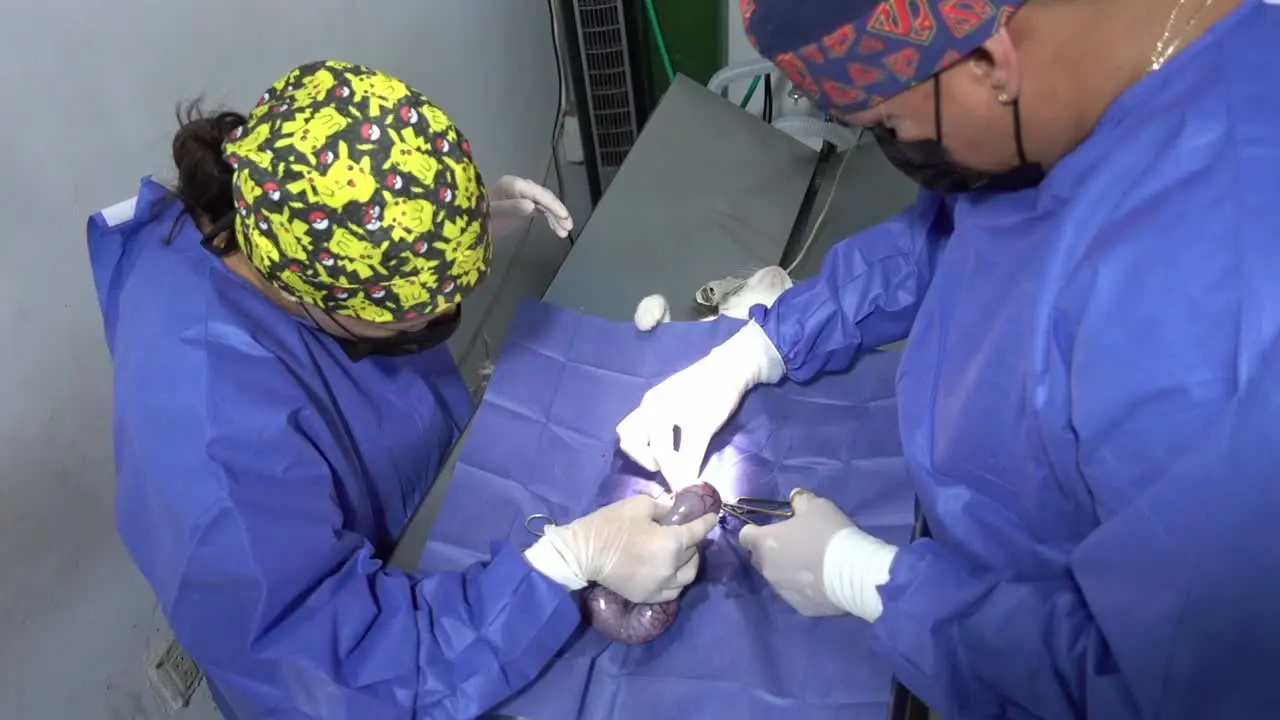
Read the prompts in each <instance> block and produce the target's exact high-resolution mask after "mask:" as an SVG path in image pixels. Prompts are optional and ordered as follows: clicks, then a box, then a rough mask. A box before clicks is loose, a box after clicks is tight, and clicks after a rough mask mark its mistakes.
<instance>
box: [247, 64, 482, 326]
mask: <svg viewBox="0 0 1280 720" xmlns="http://www.w3.org/2000/svg"><path fill="white" fill-rule="evenodd" d="M223 156H224V157H225V158H226V160H227V162H228V163H230V164H231V165H232V166H233V167H234V168H235V173H234V179H233V184H232V185H233V195H234V199H235V211H236V214H237V218H236V223H235V227H236V238H237V240H238V242H239V247H240V249H241V252H243V253H244V254H245V256H246V258H247V259H248V260H249V261H250V262H251V263H252V264H253V266H254V267H256V268H257V269H258V270H259V271H260V272H261V273H262V274H263V275H264V276H265V277H266V278H267V279H268V280H269V281H270V282H271V283H272V284H274V285H275V286H276V287H278V288H280V290H282V291H283V292H286V293H288V294H290V295H292V296H294V297H296V298H298V299H299V300H302V301H303V302H306V303H308V304H311V305H315V306H318V307H321V308H324V309H325V310H329V311H332V312H334V313H337V314H340V315H344V316H347V317H352V318H357V319H360V320H366V321H369V322H374V323H390V322H396V321H400V320H407V319H413V318H419V317H424V316H429V315H433V314H436V313H440V312H443V311H446V310H448V309H450V308H452V307H454V306H456V305H457V304H458V303H460V302H461V301H462V298H463V297H464V296H465V295H466V294H467V293H468V292H469V291H470V290H471V289H472V288H474V287H475V286H476V285H477V284H478V283H479V282H480V281H481V280H482V279H484V277H485V276H486V275H487V274H488V272H489V266H490V262H491V258H492V244H491V242H490V236H489V210H488V195H487V193H486V191H485V188H484V183H483V181H482V179H481V177H480V172H479V170H478V169H477V168H476V166H475V163H474V162H473V160H472V158H471V146H470V143H468V142H467V139H466V138H465V137H464V136H463V135H462V133H461V132H460V131H459V130H458V128H457V127H456V126H454V124H453V123H452V122H451V121H450V120H449V117H448V116H447V115H445V113H444V111H442V110H441V109H440V108H438V107H436V106H435V105H433V104H432V103H431V102H430V101H429V100H428V99H427V98H426V97H425V96H423V95H422V94H421V93H419V92H417V91H416V90H413V89H412V88H410V87H408V86H406V85H405V84H404V83H402V82H401V81H400V80H397V79H396V78H394V77H391V76H390V75H387V74H386V73H383V72H380V71H377V70H373V69H370V68H367V67H364V66H362V65H355V64H351V63H345V62H337V61H322V62H315V63H310V64H307V65H303V66H302V67H299V68H297V69H295V70H293V71H292V72H290V73H289V74H287V75H285V76H284V77H283V78H281V79H280V80H278V81H276V83H275V84H273V85H272V86H271V88H270V89H268V90H267V91H266V92H265V93H263V95H262V97H261V98H260V99H259V100H258V104H257V106H256V107H255V108H254V109H253V111H252V112H250V114H249V116H248V124H246V125H244V126H242V127H239V128H237V129H236V130H235V131H234V132H232V134H231V136H230V137H229V138H228V139H227V141H226V143H225V144H224V146H223Z"/></svg>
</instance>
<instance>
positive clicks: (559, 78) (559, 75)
mask: <svg viewBox="0 0 1280 720" xmlns="http://www.w3.org/2000/svg"><path fill="white" fill-rule="evenodd" d="M554 2H555V0H547V12H548V13H549V14H550V15H551V52H553V53H554V54H555V59H556V117H555V120H553V121H552V123H551V164H552V165H553V166H554V168H555V171H556V192H557V193H558V197H559V198H560V202H564V173H563V172H562V171H561V169H560V134H561V132H562V131H563V130H564V65H563V64H562V63H563V59H562V58H561V57H560V27H559V24H558V23H557V22H556V9H555V4H554ZM568 239H569V245H570V246H572V245H573V235H572V234H570V235H569V238H568Z"/></svg>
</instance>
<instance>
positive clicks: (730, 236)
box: [390, 77, 918, 719]
mask: <svg viewBox="0 0 1280 720" xmlns="http://www.w3.org/2000/svg"><path fill="white" fill-rule="evenodd" d="M913 196H914V188H913V187H912V186H911V185H910V184H909V183H908V182H907V181H905V180H904V179H902V178H901V177H899V176H898V175H897V174H896V173H894V171H893V170H892V168H891V167H890V166H889V165H888V163H887V162H886V161H885V160H884V158H883V156H882V155H881V154H880V152H879V150H878V149H876V148H875V147H874V145H872V146H859V147H857V148H855V149H853V150H850V151H848V153H847V157H846V156H844V155H833V156H831V157H829V158H825V159H823V160H822V161H821V162H820V154H819V153H816V152H814V151H813V150H811V149H810V148H808V147H806V146H804V145H803V144H801V143H799V142H797V141H795V140H793V139H791V138H789V137H787V136H786V135H784V134H782V133H781V132H779V131H777V130H775V129H773V128H771V127H769V126H768V125H766V124H765V123H763V122H762V121H760V120H759V119H757V118H755V117H753V116H751V115H749V114H747V113H744V112H742V110H740V109H739V108H738V106H737V105H736V104H733V103H730V102H727V101H725V100H724V99H723V98H721V97H719V96H717V95H715V94H713V93H711V92H709V91H707V90H706V89H705V88H702V87H701V86H699V85H697V84H696V83H694V82H693V81H691V80H688V79H687V78H684V77H679V78H677V80H676V82H675V83H674V84H673V85H672V87H671V89H670V90H668V91H667V93H666V95H665V96H664V98H663V100H662V102H661V103H660V104H659V106H658V108H657V110H656V111H655V112H654V114H653V116H652V117H651V118H650V119H649V121H648V123H647V125H646V126H645V129H644V131H643V133H642V134H641V136H640V138H639V140H638V142H637V144H636V146H635V148H634V149H633V150H632V152H631V153H629V155H628V157H627V160H626V162H625V163H624V165H623V167H622V169H621V170H620V172H619V173H618V175H617V177H616V178H615V179H614V181H613V183H612V184H611V185H610V187H609V189H608V192H606V193H605V195H604V197H603V198H602V199H601V201H600V203H599V204H598V205H597V207H596V208H595V210H594V212H593V213H592V215H591V218H590V220H589V221H588V223H587V225H586V226H585V227H584V228H583V230H582V233H581V235H580V236H579V238H578V240H577V242H576V243H575V244H574V246H573V250H572V251H571V252H570V253H569V255H568V257H567V259H566V260H565V262H564V264H563V265H562V266H561V268H560V270H559V271H558V273H557V274H556V276H555V278H554V280H553V281H552V283H551V285H550V287H549V288H548V290H547V292H546V294H545V295H544V296H543V299H544V300H546V301H548V302H550V303H553V304H556V305H560V306H563V307H567V308H571V309H574V310H579V311H582V312H585V313H589V314H592V315H597V316H600V317H604V318H608V319H611V320H628V321H629V320H630V319H631V317H632V314H633V313H634V310H635V305H636V303H637V302H638V301H639V300H640V299H641V298H642V297H644V296H646V295H649V294H651V293H662V294H663V295H664V296H666V297H667V298H668V299H669V300H670V302H671V306H672V307H671V314H672V319H674V320H691V319H695V318H696V317H698V316H699V312H698V307H697V305H696V304H695V303H694V301H693V296H694V293H695V291H696V290H697V289H698V288H699V287H700V286H701V285H702V284H703V283H705V282H707V281H709V280H715V279H719V278H722V277H725V276H729V275H734V276H742V275H743V273H747V272H750V271H752V270H754V269H756V268H760V267H763V266H766V265H773V264H781V265H783V266H784V267H785V266H787V265H789V264H790V263H791V262H792V261H793V259H794V257H795V256H796V255H797V254H798V253H799V252H800V251H801V248H802V247H804V246H805V244H806V240H809V239H810V236H811V235H812V240H811V242H809V243H808V245H809V248H808V250H807V252H805V254H804V257H803V258H802V259H801V261H800V262H799V263H798V264H797V266H796V268H795V270H793V275H794V276H795V277H796V279H801V278H804V277H808V276H810V275H812V274H814V273H815V272H816V271H817V269H818V267H819V265H820V263H821V260H822V256H823V255H824V254H825V253H826V250H827V249H828V248H829V247H830V246H831V245H832V244H833V243H835V242H836V241H838V240H839V239H841V238H844V237H846V236H848V235H850V234H852V233H853V232H856V231H858V230H860V229H862V228H865V227H868V226H870V225H872V224H875V223H877V222H880V221H882V220H884V219H886V218H887V217H888V216H890V215H891V214H893V213H895V212H897V211H898V210H900V209H902V208H903V207H905V206H906V205H907V204H908V203H909V202H910V201H911V199H912V197H913ZM829 201H830V202H829ZM828 206H829V207H828ZM824 209H825V210H826V212H825V213H824V212H823V210H824ZM815 225H817V226H818V227H817V228H816V232H815V227H814V226H815ZM682 299H685V300H683V301H682ZM466 442H467V432H466V431H464V432H463V435H462V439H461V440H460V441H459V443H458V446H457V447H456V448H455V449H454V452H453V453H452V455H451V456H450V457H449V459H448V461H447V462H446V464H445V466H444V469H443V470H442V471H441V474H440V477H439V478H438V479H437V481H436V483H435V485H434V486H433V487H432V489H431V491H430V492H429V493H428V495H427V497H426V499H425V500H424V501H423V502H422V504H421V506H420V507H419V508H418V510H417V512H416V513H415V515H414V517H413V519H412V520H411V521H410V523H409V525H408V527H407V528H406V530H405V532H404V534H403V536H402V537H401V539H400V541H399V543H398V545H397V547H396V549H395V552H394V553H393V555H392V557H391V559H390V564H391V565H392V566H393V567H397V568H399V569H402V570H405V571H410V572H411V571H414V570H416V569H417V567H418V561H419V558H420V556H421V553H422V548H423V546H424V544H425V543H426V540H427V537H428V535H429V534H430V531H431V526H432V523H433V521H434V520H435V517H436V513H437V512H438V510H439V508H440V505H441V503H442V501H443V499H444V497H445V494H446V492H447V490H448V488H449V485H450V482H451V478H452V474H453V470H454V467H455V465H456V463H457V460H458V456H459V454H460V449H461V448H462V446H463V445H464V444H465V443H466ZM908 696H909V693H906V692H905V690H903V689H902V688H897V689H896V690H895V698H894V715H895V716H896V717H901V718H904V719H905V718H908V717H911V716H909V715H906V714H904V713H905V711H906V709H907V707H908V704H909V703H910V698H909V697H908ZM917 705H918V703H917Z"/></svg>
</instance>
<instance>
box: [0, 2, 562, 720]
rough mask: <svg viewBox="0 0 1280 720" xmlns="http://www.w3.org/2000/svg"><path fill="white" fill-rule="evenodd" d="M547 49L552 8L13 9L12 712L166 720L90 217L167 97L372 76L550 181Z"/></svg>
mask: <svg viewBox="0 0 1280 720" xmlns="http://www.w3.org/2000/svg"><path fill="white" fill-rule="evenodd" d="M550 38H551V28H550V20H549V16H548V13H547V8H546V6H545V4H544V3H542V2H530V1H527V0H526V1H524V2H511V1H506V0H503V1H499V0H490V1H488V2H475V1H474V0H432V1H431V2H422V1H418V2H413V1H411V0H396V1H391V0H383V1H381V2H367V1H366V2H350V1H344V0H308V1H306V2H304V1H303V0H291V1H287V2H286V1H283V0H281V1H277V2H262V0H220V1H219V2H212V3H208V2H195V1H193V0H188V1H186V2H154V1H149V2H143V1H142V0H112V1H110V2H104V1H102V0H37V1H36V2H22V3H18V2H4V3H2V4H0V150H2V151H3V153H2V157H3V162H4V163H5V165H6V168H7V171H6V172H5V173H4V174H3V176H2V177H0V217H3V218H4V225H3V227H2V229H0V338H2V339H3V347H5V348H6V352H4V353H3V354H0V452H3V466H2V467H3V470H0V717H3V718H5V719H6V720H27V719H28V718H40V719H45V718H86V719H90V718H91V719H96V718H111V719H113V720H114V719H123V718H128V719H130V720H133V719H136V718H153V717H161V716H162V714H163V713H162V712H161V711H160V710H159V709H158V706H157V704H156V703H155V701H154V700H153V699H152V697H151V694H150V692H149V690H147V688H146V683H145V678H144V672H143V666H144V663H145V661H146V660H147V658H148V657H149V655H150V653H151V652H152V651H153V650H154V649H155V647H156V645H157V644H158V643H159V642H160V641H161V640H162V639H163V633H164V630H163V624H162V618H160V616H159V614H158V613H157V611H156V609H155V606H154V602H153V600H152V598H151V594H150V591H149V590H148V588H147V587H146V585H145V584H144V583H143V582H142V580H141V578H140V576H139V575H138V574H137V572H136V571H135V570H134V568H133V566H132V565H131V563H130V561H129V560H128V558H127V557H126V556H125V554H124V552H123V550H122V548H121V546H120V543H119V541H118V540H117V539H116V535H115V529H114V520H113V517H112V486H113V480H112V465H111V452H110V425H109V412H110V388H109V374H108V362H107V356H106V353H105V350H104V347H103V342H102V335H101V328H100V324H99V318H98V312H97V308H96V303H95V301H94V296H93V291H92V287H91V284H90V279H89V271H88V266H87V263H86V259H85V250H84V224H85V218H86V216H87V215H89V214H90V213H91V212H93V211H95V210H97V209H100V208H102V207H105V206H107V205H110V204H113V203H115V202H117V201H119V200H122V199H124V198H127V197H129V196H131V195H132V194H133V193H134V190H135V189H136V186H137V181H138V178H139V177H140V176H142V175H144V174H148V173H165V172H167V171H168V163H169V158H168V151H169V140H170V138H171V137H172V133H173V130H174V125H173V117H172V110H173V106H174V103H175V102H176V101H178V100H180V99H183V98H187V97H190V96H192V95H196V94H200V93H203V94H204V95H205V96H206V97H207V98H208V99H210V100H211V101H214V102H222V103H227V104H230V105H232V106H234V107H237V108H240V109H247V108H248V106H249V105H250V104H251V103H252V101H253V100H254V98H256V97H257V95H258V94H259V93H260V92H261V91H262V90H263V89H265V88H266V87H267V85H268V84H269V83H270V82H271V81H272V80H274V79H275V78H276V77H277V76H279V75H280V74H282V73H283V72H285V71H287V70H288V69H290V68H291V67H293V66H295V65H298V64H301V63H303V62H305V61H309V60H314V59H319V58H322V57H332V58H340V59H346V60H352V61H357V62H363V63H366V64H370V65H374V66H378V67H381V68H384V69H386V70H389V71H391V72H393V73H395V74H397V75H399V76H401V77H402V78H403V79H405V80H406V81H408V82H409V83H410V84H411V85H414V86H416V87H418V88H420V89H422V90H423V91H425V92H426V93H427V94H428V95H430V96H431V97H432V99H433V100H435V101H436V102H438V103H439V104H440V105H441V106H442V107H444V108H445V109H446V110H447V111H448V112H449V113H450V115H451V116H452V117H453V118H454V120H455V121H456V122H457V123H458V124H459V125H460V126H461V127H462V128H463V130H464V132H466V134H467V135H468V136H469V137H470V139H471V141H472V144H473V145H474V147H475V152H476V155H477V158H478V160H479V163H480V166H481V169H482V171H483V172H484V174H485V176H486V177H488V178H491V179H496V178H497V177H498V176H499V175H500V174H503V173H512V174H517V175H523V176H526V177H533V178H537V179H542V178H543V177H544V176H545V172H546V167H547V165H548V159H549V145H548V142H549V138H550V133H551V123H552V116H553V114H554V110H555V108H554V104H555V90H556V72H555V68H554V65H553V60H552V53H551V40H550ZM536 227H537V228H538V229H539V231H541V228H542V225H541V223H539V224H537V225H536ZM544 235H545V233H544ZM517 242H518V241H517V240H515V239H512V240H510V241H508V243H506V244H505V245H504V246H502V247H500V248H499V257H500V258H501V259H502V260H503V261H504V262H507V263H509V262H510V258H511V257H512V256H513V255H514V254H515V252H516V243H517ZM499 274H500V275H501V274H502V269H501V268H500V271H499ZM474 314H476V313H473V315H474ZM187 716H188V717H211V715H210V711H209V709H208V707H207V706H205V707H201V708H194V709H193V710H191V711H188V715H187Z"/></svg>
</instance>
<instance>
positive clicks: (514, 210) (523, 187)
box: [489, 175, 573, 237]
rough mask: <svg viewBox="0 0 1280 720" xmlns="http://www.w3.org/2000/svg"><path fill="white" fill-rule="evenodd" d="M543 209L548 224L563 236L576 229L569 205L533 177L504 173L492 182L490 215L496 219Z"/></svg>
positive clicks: (519, 216) (529, 214) (530, 214)
mask: <svg viewBox="0 0 1280 720" xmlns="http://www.w3.org/2000/svg"><path fill="white" fill-rule="evenodd" d="M539 212H540V213H542V214H543V215H545V216H546V218H547V224H549V225H550V226H551V229H552V230H554V231H555V233H556V235H559V236H560V237H568V236H569V231H570V230H572V229H573V217H572V216H570V215H569V208H567V207H565V206H564V203H562V202H560V199H559V198H557V197H556V195H555V193H553V192H551V191H550V190H548V189H546V188H544V187H542V186H541V185H539V184H538V183H536V182H534V181H532V180H526V179H524V178H518V177H515V176H514V175H504V176H502V177H500V178H498V182H497V183H495V184H494V185H491V186H489V216H490V217H491V218H493V219H494V220H495V221H498V222H499V223H502V222H503V221H507V222H509V221H512V220H516V221H520V220H525V219H527V218H530V217H533V215H534V214H535V213H539Z"/></svg>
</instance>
